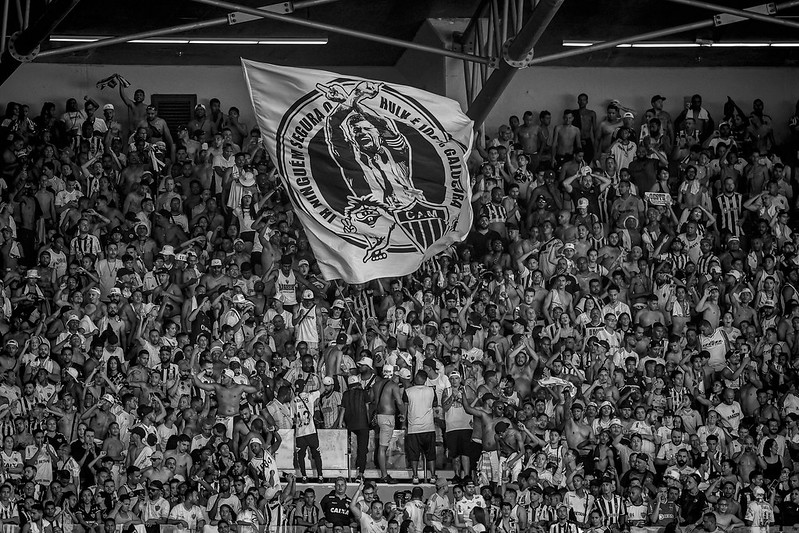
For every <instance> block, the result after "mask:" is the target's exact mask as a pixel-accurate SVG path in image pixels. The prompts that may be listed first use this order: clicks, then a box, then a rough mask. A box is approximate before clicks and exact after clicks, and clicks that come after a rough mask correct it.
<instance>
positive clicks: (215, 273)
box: [200, 259, 233, 295]
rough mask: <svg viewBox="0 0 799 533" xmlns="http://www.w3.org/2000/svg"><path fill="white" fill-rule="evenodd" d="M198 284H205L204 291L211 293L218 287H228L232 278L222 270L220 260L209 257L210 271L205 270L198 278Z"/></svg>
mask: <svg viewBox="0 0 799 533" xmlns="http://www.w3.org/2000/svg"><path fill="white" fill-rule="evenodd" d="M200 284H201V285H204V286H205V293H206V294H209V295H210V294H211V293H212V292H214V291H215V290H216V289H217V288H218V287H222V286H226V287H229V286H231V285H232V284H233V282H232V280H231V279H230V278H229V277H228V276H227V274H224V273H223V271H222V260H221V259H211V271H210V272H206V273H205V274H203V276H202V277H201V278H200Z"/></svg>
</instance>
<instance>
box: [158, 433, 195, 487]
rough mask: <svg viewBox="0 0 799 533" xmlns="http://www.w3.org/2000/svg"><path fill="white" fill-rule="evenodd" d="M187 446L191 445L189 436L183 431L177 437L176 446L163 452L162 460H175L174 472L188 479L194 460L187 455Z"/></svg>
mask: <svg viewBox="0 0 799 533" xmlns="http://www.w3.org/2000/svg"><path fill="white" fill-rule="evenodd" d="M189 446H191V437H189V436H188V435H186V434H185V433H184V434H183V435H181V436H179V437H178V447H177V448H175V449H174V450H169V451H167V452H166V453H165V454H164V462H165V463H166V461H167V460H168V459H170V458H171V459H174V460H175V472H174V473H175V474H179V475H182V476H183V479H189V472H190V471H191V468H192V466H194V461H193V460H192V458H191V455H189Z"/></svg>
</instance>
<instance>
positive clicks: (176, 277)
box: [0, 85, 799, 533]
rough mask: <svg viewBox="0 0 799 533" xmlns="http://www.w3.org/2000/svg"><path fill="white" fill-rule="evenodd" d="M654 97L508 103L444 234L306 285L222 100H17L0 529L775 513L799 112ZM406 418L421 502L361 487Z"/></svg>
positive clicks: (791, 413)
mask: <svg viewBox="0 0 799 533" xmlns="http://www.w3.org/2000/svg"><path fill="white" fill-rule="evenodd" d="M664 100H665V98H664V97H663V96H662V95H655V96H654V97H652V99H651V108H650V109H646V110H633V109H628V108H625V107H624V106H623V105H622V104H621V103H619V102H618V101H612V102H611V103H610V104H609V105H607V106H606V108H605V109H603V110H602V111H601V112H600V113H599V114H597V113H596V112H595V111H592V110H591V109H590V108H589V106H588V97H587V96H586V95H580V96H579V97H578V98H577V100H576V102H575V103H576V105H577V107H576V108H574V109H571V110H567V111H565V112H564V113H563V114H562V123H561V124H559V125H553V124H552V116H551V114H550V113H549V112H546V111H543V112H541V113H539V114H538V116H537V117H535V116H534V115H533V113H531V112H525V113H524V114H523V115H522V117H521V119H519V118H518V117H511V118H510V120H509V122H508V124H505V125H502V126H501V127H500V128H499V130H498V132H497V135H496V137H493V136H488V137H486V136H480V139H479V140H478V141H477V143H476V146H475V150H473V152H472V155H471V157H470V164H471V166H472V178H471V179H472V183H473V189H472V204H473V208H474V213H475V216H474V228H473V229H472V231H471V232H470V233H469V235H468V236H467V237H466V239H465V241H464V242H463V243H461V244H460V245H458V246H456V247H453V248H452V249H450V250H448V251H447V252H446V253H443V254H441V255H440V256H438V257H435V258H433V259H430V260H428V261H426V262H425V263H424V264H423V265H422V267H421V268H420V269H419V270H418V271H417V272H415V273H414V274H412V275H408V276H402V277H394V278H388V279H380V280H374V281H372V282H370V283H367V284H360V285H348V284H345V283H337V282H330V281H327V280H325V279H323V278H322V277H321V276H320V274H319V269H318V267H317V264H316V259H315V257H314V254H313V251H312V250H311V248H310V247H309V241H308V238H307V236H306V235H305V234H304V232H303V228H302V227H301V225H300V224H299V223H298V221H297V218H296V217H295V216H294V213H293V212H292V208H291V204H290V202H289V198H288V195H287V193H286V190H285V188H284V186H283V185H282V184H281V181H280V176H278V175H277V173H276V169H275V167H274V165H273V164H272V162H271V161H270V158H269V156H268V154H267V153H266V152H265V149H264V143H263V141H262V139H261V137H260V132H259V130H258V129H257V128H251V127H250V126H249V125H247V124H244V123H243V122H242V120H241V118H240V113H239V110H238V109H237V108H236V107H228V108H227V110H226V111H225V110H223V108H222V104H221V102H220V101H219V100H218V99H211V100H210V102H209V105H208V108H206V106H205V105H202V104H200V105H197V107H196V109H195V112H194V118H193V119H192V120H191V121H190V122H189V123H188V124H185V125H184V124H181V125H179V126H177V127H176V128H175V131H171V130H170V128H169V126H168V125H167V123H166V122H165V121H164V120H163V119H162V118H160V117H159V116H158V109H156V108H155V107H153V106H151V105H148V104H147V103H146V95H145V93H144V91H142V90H140V89H139V90H136V91H135V92H134V93H133V96H132V98H131V97H130V95H129V94H128V93H127V92H126V90H125V88H124V87H122V86H121V85H120V87H119V99H117V98H116V97H114V102H109V103H106V104H104V105H102V106H100V105H99V104H98V103H97V102H95V101H94V100H93V99H91V98H85V99H84V101H83V102H82V103H80V104H79V103H78V101H77V100H76V99H74V98H70V99H69V100H67V102H66V107H65V108H64V109H60V108H58V107H57V106H56V105H55V104H53V103H50V102H47V103H45V104H44V105H42V106H41V111H40V113H39V114H38V115H36V116H33V112H31V109H30V107H29V104H20V103H13V102H12V103H9V104H8V105H7V106H6V107H5V113H4V118H3V119H2V122H0V131H1V133H2V141H3V144H2V148H0V150H1V152H2V163H1V164H2V167H0V168H2V181H0V194H1V195H2V203H1V204H0V235H2V238H1V239H0V268H2V272H3V274H2V279H0V310H1V311H2V312H0V334H2V341H1V344H2V348H0V372H2V375H1V376H0V380H2V383H1V384H0V391H2V393H1V394H0V433H2V451H0V465H1V468H0V476H2V485H0V521H2V523H3V528H4V529H3V531H6V530H7V528H11V529H10V530H9V531H15V530H16V528H17V527H19V528H21V531H22V533H73V532H75V533H101V532H102V533H112V532H114V531H124V532H127V531H134V530H135V531H138V532H140V533H158V532H159V530H162V529H165V528H168V527H169V526H171V527H173V528H176V529H178V530H180V531H183V530H189V531H191V532H192V533H200V532H208V533H216V532H219V533H228V532H229V531H236V532H239V533H255V532H256V531H257V532H264V533H267V532H268V533H279V532H283V531H288V530H289V529H290V528H296V530H297V531H298V532H299V531H302V532H305V531H310V532H314V533H316V532H317V531H324V532H326V533H342V532H344V531H349V529H350V528H352V527H359V528H360V529H361V531H363V532H364V533H385V532H390V533H431V532H442V531H443V532H445V533H455V532H456V531H459V532H461V533H482V532H485V531H487V530H491V531H492V533H528V532H537V531H549V532H551V533H577V532H578V531H579V532H588V533H621V532H634V533H641V532H646V533H659V532H661V531H677V530H679V531H686V532H690V531H694V530H696V531H703V532H706V533H719V532H724V533H728V532H730V531H732V530H734V529H736V528H745V527H752V528H753V530H755V531H766V530H767V529H768V527H769V526H770V525H774V524H776V525H778V526H781V527H784V528H788V527H791V526H796V525H799V462H795V461H798V460H799V424H798V422H799V393H797V390H796V387H797V376H798V374H799V357H798V356H799V337H797V333H799V292H798V291H799V285H798V284H799V254H798V253H797V246H798V245H799V242H797V235H799V232H797V231H795V229H796V228H795V227H794V226H795V224H796V220H797V218H796V217H795V213H796V207H797V202H798V201H799V194H798V193H799V191H798V190H797V185H799V183H797V180H796V177H795V164H796V156H797V148H798V147H799V142H797V140H798V139H799V123H798V122H797V121H798V120H799V119H798V118H797V116H794V117H777V118H776V119H772V117H770V116H769V115H768V114H767V113H766V111H765V109H764V103H763V102H762V101H760V100H755V102H754V103H753V106H752V110H751V111H750V112H744V111H743V110H742V109H741V108H740V107H738V106H737V105H736V104H735V103H734V102H732V101H729V102H728V104H727V105H726V106H725V107H724V110H723V114H722V110H717V109H713V110H708V109H706V108H705V107H703V103H702V98H701V96H699V95H695V96H694V97H693V98H692V99H691V101H690V102H686V106H685V109H684V110H683V111H682V112H681V113H680V114H679V115H678V116H675V117H674V118H672V117H671V116H670V115H669V114H668V113H667V112H666V111H664ZM37 107H38V105H37ZM798 107H799V106H798ZM558 118H560V116H559V117H558ZM773 120H776V121H778V122H780V123H784V122H789V125H790V131H791V137H790V138H786V139H782V140H780V142H778V140H777V139H775V136H774V134H773V129H772V127H773V122H772V121H773ZM336 428H342V429H346V430H347V431H348V432H349V434H350V436H351V441H352V453H353V455H354V457H355V468H354V476H353V477H357V478H358V482H357V489H356V491H355V493H352V488H353V482H350V485H349V492H348V484H347V483H348V481H347V480H346V479H344V478H338V479H336V480H335V481H334V485H333V489H332V490H331V491H330V493H329V494H324V495H322V497H321V498H319V504H317V503H316V501H317V494H316V492H315V490H314V488H312V487H310V488H307V489H305V490H298V488H297V485H296V483H297V482H298V481H307V480H308V479H309V474H310V477H311V479H318V478H323V476H324V468H325V465H324V464H323V463H322V458H321V455H320V452H319V446H320V443H319V434H318V430H319V429H336ZM280 429H293V430H294V438H295V443H296V446H295V448H296V449H295V450H291V449H290V448H289V447H287V446H281V444H282V442H281V438H280V433H279V432H278V431H277V430H280ZM398 432H400V433H401V434H402V436H403V438H404V446H405V457H406V460H407V463H408V467H409V468H408V469H409V472H408V474H407V475H408V477H409V478H411V479H412V482H413V483H414V484H420V483H423V484H424V486H427V488H428V492H429V490H430V489H431V488H432V487H434V489H435V492H434V493H433V494H432V495H430V496H429V497H428V498H427V499H426V500H425V498H424V491H423V490H422V486H423V485H421V484H420V485H419V486H416V487H412V490H410V491H404V490H400V491H396V492H395V493H394V498H393V500H392V501H383V502H381V501H379V499H378V498H377V493H376V490H377V487H383V486H384V485H386V484H393V483H395V482H396V480H395V479H394V478H392V477H391V475H390V473H389V469H388V466H389V465H388V461H387V450H388V447H389V445H390V443H391V442H392V439H395V438H397V436H396V435H397V433H398ZM370 439H373V440H374V441H375V454H374V456H375V457H374V459H376V466H377V470H379V474H378V478H379V479H376V480H375V479H371V480H368V481H366V480H364V473H365V471H366V470H367V465H368V459H369V460H371V458H367V455H369V454H368V452H367V451H368V449H369V442H370ZM442 448H443V449H445V450H446V452H447V453H446V458H445V460H444V461H443V463H442V461H441V460H437V451H438V450H441V449H442ZM276 454H295V463H296V466H297V468H298V471H296V472H280V471H279V470H278V468H277V467H276V462H275V456H276ZM306 457H309V458H310V460H311V464H312V467H313V468H312V469H311V471H310V472H308V471H307V469H306ZM437 469H438V470H447V471H451V472H453V475H454V477H453V478H450V479H445V478H444V477H443V476H441V477H439V476H437V475H436V470H437ZM295 474H296V476H297V477H296V478H295ZM394 474H395V475H396V476H397V477H400V476H399V475H398V474H397V473H396V472H394ZM429 484H432V487H431V486H430V485H429ZM317 488H319V486H318V485H317Z"/></svg>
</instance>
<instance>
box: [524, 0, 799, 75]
mask: <svg viewBox="0 0 799 533" xmlns="http://www.w3.org/2000/svg"><path fill="white" fill-rule="evenodd" d="M796 6H799V0H790V1H788V2H783V3H781V4H777V5H776V6H774V7H775V9H776V11H782V10H785V9H790V8H792V7H796ZM747 13H748V12H747ZM736 22H739V21H736ZM713 26H715V19H709V20H704V21H700V22H692V23H690V24H683V25H682V26H673V27H671V28H665V29H662V30H655V31H650V32H647V33H639V34H638V35H631V36H629V37H624V38H622V39H615V40H613V41H606V42H602V43H596V44H592V45H591V46H584V47H581V48H575V49H574V50H566V51H565V52H558V53H555V54H549V55H546V56H541V57H536V58H534V59H533V60H531V61H530V62H529V63H528V65H530V66H532V65H541V64H544V63H550V62H552V61H559V60H561V59H568V58H570V57H577V56H582V55H585V54H591V53H593V52H599V51H600V50H609V49H612V48H616V47H617V46H619V45H620V44H630V43H633V42H636V41H647V40H652V39H660V38H662V37H668V36H670V35H676V34H678V33H683V32H689V31H696V30H701V29H705V28H712V27H713Z"/></svg>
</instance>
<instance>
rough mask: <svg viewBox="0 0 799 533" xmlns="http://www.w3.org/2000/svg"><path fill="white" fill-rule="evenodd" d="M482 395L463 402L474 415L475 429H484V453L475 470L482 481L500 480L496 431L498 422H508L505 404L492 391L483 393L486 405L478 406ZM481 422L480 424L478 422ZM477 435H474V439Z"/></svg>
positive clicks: (464, 406)
mask: <svg viewBox="0 0 799 533" xmlns="http://www.w3.org/2000/svg"><path fill="white" fill-rule="evenodd" d="M480 399H481V398H480V397H477V398H475V399H474V401H473V402H471V403H468V402H464V403H463V408H464V410H465V411H466V412H467V413H468V414H470V415H472V416H473V417H474V426H473V427H474V430H475V432H477V431H478V428H480V429H481V430H482V432H481V437H480V443H481V444H482V446H481V449H482V452H481V453H482V455H480V461H479V462H478V464H477V465H476V468H475V470H476V471H477V472H478V475H479V476H480V482H481V483H492V482H499V481H500V479H501V474H502V472H501V471H500V462H499V444H498V442H497V436H496V433H495V427H496V425H497V423H498V422H508V419H507V418H505V414H504V413H505V404H504V403H502V402H500V401H497V398H496V396H494V395H493V394H490V393H486V394H483V396H482V402H483V406H484V407H476V404H477V402H478V401H479V400H480ZM490 400H493V402H494V403H493V405H492V406H491V408H490V410H488V409H487V408H486V407H485V405H486V404H487V402H488V401H490ZM478 422H479V424H478ZM474 439H475V435H474V434H473V435H472V440H474Z"/></svg>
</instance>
